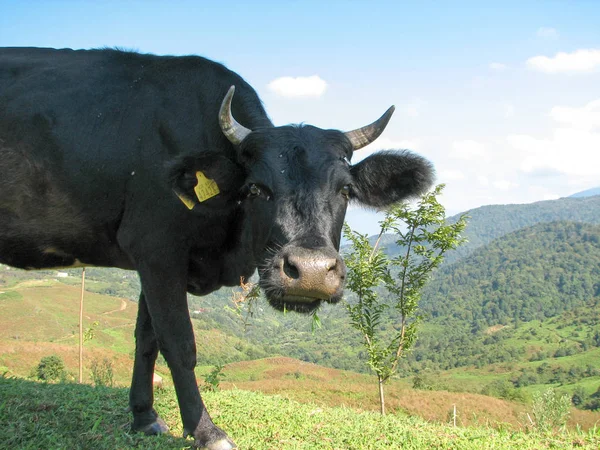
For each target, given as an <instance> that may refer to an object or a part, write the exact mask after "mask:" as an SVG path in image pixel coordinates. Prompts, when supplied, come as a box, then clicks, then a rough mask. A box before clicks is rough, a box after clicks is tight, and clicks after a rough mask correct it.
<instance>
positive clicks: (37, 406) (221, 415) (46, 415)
mask: <svg viewBox="0 0 600 450" xmlns="http://www.w3.org/2000/svg"><path fill="white" fill-rule="evenodd" d="M204 398H205V401H206V404H207V406H208V408H209V410H210V412H211V415H212V417H213V420H214V421H215V422H216V423H217V424H218V425H219V426H221V427H222V428H224V429H225V430H227V432H228V433H229V435H230V436H231V437H232V438H233V439H234V440H235V441H236V442H237V444H238V446H239V448H240V449H254V450H262V449H265V450H266V449H269V450H272V449H307V450H308V449H340V450H342V449H344V450H346V449H457V450H459V449H460V450H470V449H473V450H483V449H490V450H491V449H494V450H495V449H520V450H528V449H532V450H533V449H570V448H577V449H598V448H599V446H600V431H599V430H598V429H592V430H589V431H587V432H583V431H578V432H564V431H563V432H557V433H552V434H537V433H533V432H531V433H529V432H524V431H513V430H511V429H509V428H504V427H500V428H492V427H485V426H480V427H453V426H450V425H445V424H439V423H430V422H427V421H424V420H423V419H420V418H416V417H411V416H407V415H406V414H403V413H395V414H389V415H387V416H385V417H381V416H380V415H379V414H377V413H374V412H365V411H362V412H357V411H356V410H354V409H352V408H348V407H324V406H322V405H318V404H311V403H299V402H297V401H295V400H292V399H290V398H286V397H284V396H267V395H264V394H261V393H257V392H250V391H245V390H238V389H233V390H228V391H221V392H217V393H205V394H204ZM156 400H157V410H158V411H159V413H160V414H161V416H162V417H163V418H164V419H165V421H166V422H167V424H168V425H169V426H170V428H171V431H172V434H171V435H165V436H160V437H144V436H140V435H138V434H131V433H130V432H129V420H130V417H129V413H127V412H126V410H125V406H126V404H127V390H126V389H124V388H94V387H91V386H88V385H77V384H69V383H66V384H43V383H36V382H32V381H26V380H22V379H17V378H5V377H0V421H1V423H2V424H3V426H2V427H1V428H0V443H2V444H0V446H2V448H5V449H7V450H8V449H23V450H25V449H32V450H33V449H40V448H48V449H91V448H93V449H98V450H103V449H110V450H113V449H183V448H189V447H190V446H191V444H192V441H190V440H184V439H182V438H179V437H176V436H180V435H181V428H182V427H181V422H180V419H179V415H178V409H177V405H176V400H175V395H174V391H173V390H172V389H171V388H167V389H164V390H161V391H158V392H157V395H156Z"/></svg>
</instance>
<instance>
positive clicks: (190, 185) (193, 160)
mask: <svg viewBox="0 0 600 450" xmlns="http://www.w3.org/2000/svg"><path fill="white" fill-rule="evenodd" d="M167 172H168V176H169V179H170V184H171V188H172V189H173V192H174V193H175V195H176V196H177V197H178V198H179V200H181V202H182V203H183V204H184V205H185V206H187V208H188V209H194V207H195V206H196V205H198V204H200V203H201V204H203V205H205V206H207V207H210V206H216V207H222V206H223V204H224V203H227V202H229V201H232V200H233V197H234V195H232V194H234V193H236V192H237V191H238V190H239V188H240V186H241V184H242V183H243V181H244V178H245V177H244V173H243V171H242V169H241V167H240V166H238V165H237V164H235V163H233V162H232V161H230V160H229V159H227V158H224V157H220V156H216V155H209V157H206V156H201V157H191V156H185V157H182V158H180V159H177V160H175V161H173V162H171V163H170V164H169V165H168V167H167ZM209 200H210V201H209Z"/></svg>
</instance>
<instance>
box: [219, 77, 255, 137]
mask: <svg viewBox="0 0 600 450" xmlns="http://www.w3.org/2000/svg"><path fill="white" fill-rule="evenodd" d="M234 92H235V86H231V87H230V88H229V90H228V91H227V94H226V95H225V98H224V99H223V103H221V109H220V110H219V125H220V126H221V130H222V131H223V134H224V135H225V136H226V137H227V139H229V141H230V142H231V143H232V144H234V145H239V144H240V143H241V142H242V141H243V140H244V138H245V137H246V136H248V135H249V134H250V133H252V130H250V129H248V128H246V127H245V126H243V125H240V124H239V123H238V122H237V121H236V120H235V119H234V118H233V114H231V101H232V100H233V94H234Z"/></svg>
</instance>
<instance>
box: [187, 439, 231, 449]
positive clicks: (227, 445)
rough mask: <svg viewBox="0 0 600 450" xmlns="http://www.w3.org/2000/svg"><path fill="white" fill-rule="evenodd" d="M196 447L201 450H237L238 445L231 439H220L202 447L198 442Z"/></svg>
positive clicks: (195, 444)
mask: <svg viewBox="0 0 600 450" xmlns="http://www.w3.org/2000/svg"><path fill="white" fill-rule="evenodd" d="M194 447H196V448H199V449H201V450H235V449H236V448H237V445H235V444H234V443H233V441H232V440H231V439H229V438H223V439H219V440H218V441H215V442H211V443H209V444H207V445H204V446H203V445H201V444H200V443H199V442H198V441H196V442H195V443H194Z"/></svg>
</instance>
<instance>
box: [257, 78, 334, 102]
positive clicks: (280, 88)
mask: <svg viewBox="0 0 600 450" xmlns="http://www.w3.org/2000/svg"><path fill="white" fill-rule="evenodd" d="M268 88H269V89H270V90H271V91H272V92H274V93H276V94H277V95H281V96H282V97H320V96H322V95H323V94H324V93H325V90H326V89H327V83H326V82H325V80H323V79H322V78H321V77H319V76H318V75H312V76H310V77H280V78H276V79H274V80H273V81H271V82H270V83H269V85H268Z"/></svg>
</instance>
